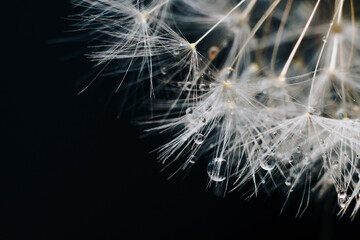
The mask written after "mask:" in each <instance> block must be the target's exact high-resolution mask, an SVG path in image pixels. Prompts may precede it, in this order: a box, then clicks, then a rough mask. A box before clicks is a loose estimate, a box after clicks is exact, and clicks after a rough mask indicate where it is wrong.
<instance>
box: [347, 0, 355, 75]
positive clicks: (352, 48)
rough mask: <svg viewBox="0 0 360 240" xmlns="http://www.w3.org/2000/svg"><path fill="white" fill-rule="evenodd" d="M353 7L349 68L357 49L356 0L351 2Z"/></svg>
mask: <svg viewBox="0 0 360 240" xmlns="http://www.w3.org/2000/svg"><path fill="white" fill-rule="evenodd" d="M350 5H351V26H352V31H351V32H352V37H351V50H350V57H349V62H348V68H350V66H351V62H352V59H353V57H354V49H355V40H356V35H355V32H356V26H355V8H354V0H351V1H350Z"/></svg>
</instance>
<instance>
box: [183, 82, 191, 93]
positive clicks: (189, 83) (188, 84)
mask: <svg viewBox="0 0 360 240" xmlns="http://www.w3.org/2000/svg"><path fill="white" fill-rule="evenodd" d="M192 87H193V84H192V83H191V82H187V83H185V86H184V88H185V90H186V91H191V90H192Z"/></svg>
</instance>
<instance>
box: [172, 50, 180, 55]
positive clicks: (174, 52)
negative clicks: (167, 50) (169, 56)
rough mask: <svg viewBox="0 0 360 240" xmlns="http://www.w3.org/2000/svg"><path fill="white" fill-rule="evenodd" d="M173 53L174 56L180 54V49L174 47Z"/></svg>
mask: <svg viewBox="0 0 360 240" xmlns="http://www.w3.org/2000/svg"><path fill="white" fill-rule="evenodd" d="M172 53H173V55H174V56H178V55H179V54H180V49H174V50H173V52H172Z"/></svg>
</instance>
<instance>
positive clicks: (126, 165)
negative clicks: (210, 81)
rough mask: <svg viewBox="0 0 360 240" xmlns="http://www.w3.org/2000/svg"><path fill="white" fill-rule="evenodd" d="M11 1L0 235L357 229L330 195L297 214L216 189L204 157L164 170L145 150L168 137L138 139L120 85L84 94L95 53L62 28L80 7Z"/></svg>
mask: <svg viewBox="0 0 360 240" xmlns="http://www.w3.org/2000/svg"><path fill="white" fill-rule="evenodd" d="M12 3H14V6H13V7H12V8H3V11H2V12H3V13H5V12H7V13H8V14H9V17H7V19H6V20H5V22H4V23H5V24H4V25H5V28H3V31H4V32H6V34H5V36H4V37H3V38H6V39H5V40H7V41H8V43H6V44H4V45H2V48H3V52H6V53H7V54H5V56H4V55H3V60H5V61H6V63H7V64H5V65H4V64H3V65H2V67H3V68H4V71H3V74H2V76H1V79H2V80H1V90H0V91H1V94H0V99H1V109H0V111H1V133H0V135H1V139H3V141H2V143H1V145H0V149H1V150H0V151H1V161H0V172H1V174H0V186H1V188H0V199H1V204H0V239H38V240H40V239H66V240H68V239H249V238H253V239H260V238H265V239H339V238H349V237H350V236H351V235H352V234H353V233H356V232H358V228H359V220H358V219H357V220H355V221H354V222H353V223H350V221H349V220H348V218H343V219H339V218H337V217H336V211H337V209H336V205H335V203H334V202H333V203H332V204H330V208H329V207H325V205H326V204H323V203H321V202H320V203H319V204H311V205H310V207H309V209H308V211H307V212H306V213H305V215H304V216H303V217H302V218H300V219H299V218H295V217H294V216H295V210H296V207H297V205H295V207H293V208H291V207H290V208H289V209H288V210H287V211H285V213H283V214H280V209H281V207H282V204H283V202H284V197H283V196H281V195H280V194H274V195H272V196H270V197H268V196H267V195H265V194H262V195H260V196H259V197H258V198H254V199H251V200H250V201H247V200H245V197H244V196H242V194H244V192H242V191H240V192H235V193H231V194H228V195H227V196H226V197H225V198H219V197H216V196H214V194H212V191H211V190H207V188H206V185H207V177H206V170H205V169H206V168H205V165H206V164H199V165H198V166H196V167H194V169H193V170H192V171H191V172H190V173H189V174H187V175H186V176H185V175H180V176H177V177H174V178H173V179H170V180H168V179H167V178H168V176H169V175H170V174H171V173H172V172H170V171H164V172H160V170H161V166H159V164H158V163H157V162H156V159H155V158H156V155H154V154H149V152H150V151H151V150H153V149H154V148H155V147H156V146H159V145H160V144H161V137H160V136H150V137H146V138H143V139H140V138H139V136H140V135H141V134H142V130H141V129H140V128H139V127H137V126H135V125H133V124H131V116H132V114H133V112H132V111H129V110H127V111H123V112H122V114H121V117H120V119H117V118H116V115H117V113H118V105H119V102H120V101H121V98H120V97H118V96H113V97H111V95H108V93H107V92H108V91H107V90H108V89H107V88H106V87H103V85H99V87H98V88H93V89H92V90H91V91H89V93H86V94H84V95H80V96H79V95H77V92H78V90H79V89H78V86H77V84H76V83H77V82H78V81H79V80H81V79H83V78H84V76H85V75H86V74H87V73H88V72H90V71H91V70H92V64H91V63H89V61H88V60H87V59H86V58H85V57H84V53H85V52H86V43H84V42H79V41H77V38H76V37H74V36H75V35H76V34H75V35H74V34H72V33H69V32H66V31H67V30H69V29H71V28H70V27H69V21H68V20H67V19H66V17H67V16H68V15H69V14H71V13H73V12H74V10H73V9H72V7H71V5H70V4H69V3H68V1H67V0H57V1H55V0H51V1H50V0H47V1H45V0H39V1H20V0H17V1H15V0H14V1H13V2H12ZM5 30H6V31H5ZM70 38H71V39H70ZM64 39H65V40H64ZM69 39H70V41H69ZM4 66H5V67H4ZM294 204H296V202H295V203H294Z"/></svg>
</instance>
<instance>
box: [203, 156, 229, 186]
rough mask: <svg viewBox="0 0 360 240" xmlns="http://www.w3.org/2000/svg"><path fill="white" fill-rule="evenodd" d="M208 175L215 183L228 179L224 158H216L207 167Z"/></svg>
mask: <svg viewBox="0 0 360 240" xmlns="http://www.w3.org/2000/svg"><path fill="white" fill-rule="evenodd" d="M207 173H208V175H209V177H210V179H211V181H214V182H222V181H224V180H225V179H226V160H225V159H223V158H214V159H213V160H211V161H210V162H209V164H208V167H207Z"/></svg>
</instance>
